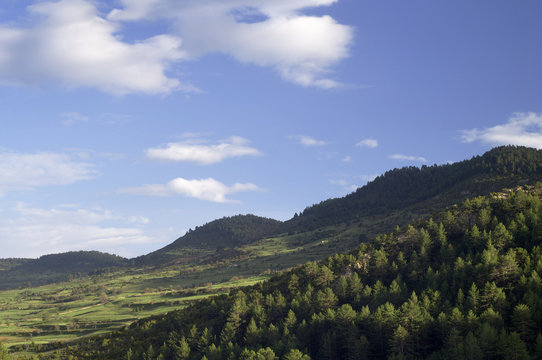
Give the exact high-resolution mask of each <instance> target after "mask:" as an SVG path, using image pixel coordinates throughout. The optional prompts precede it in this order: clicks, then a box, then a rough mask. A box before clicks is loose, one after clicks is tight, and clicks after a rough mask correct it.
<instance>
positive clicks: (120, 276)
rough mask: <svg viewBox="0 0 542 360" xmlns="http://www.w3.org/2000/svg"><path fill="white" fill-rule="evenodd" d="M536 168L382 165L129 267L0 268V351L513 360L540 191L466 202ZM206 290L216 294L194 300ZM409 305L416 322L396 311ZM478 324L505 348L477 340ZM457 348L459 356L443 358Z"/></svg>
mask: <svg viewBox="0 0 542 360" xmlns="http://www.w3.org/2000/svg"><path fill="white" fill-rule="evenodd" d="M540 164H542V151H537V150H534V149H527V148H522V147H512V146H506V147H500V148H496V149H493V150H491V151H490V152H488V153H486V154H484V155H483V156H480V157H474V158H473V159H471V160H466V161H463V162H460V163H455V164H449V165H444V166H431V167H425V166H424V167H422V168H412V167H411V168H403V169H395V170H392V171H389V172H387V173H386V174H384V175H382V176H380V177H378V178H377V179H375V180H374V181H373V182H371V183H369V184H367V185H366V186H365V187H363V188H360V189H358V190H357V191H356V192H354V193H352V194H350V195H348V196H346V197H344V198H341V199H331V200H327V201H324V202H322V203H320V204H318V205H315V206H313V207H310V208H307V209H306V210H305V211H304V212H303V213H302V214H300V215H296V216H294V218H292V219H291V220H289V221H287V222H283V223H281V222H278V221H275V220H272V219H266V218H261V217H257V216H254V215H246V216H241V215H239V216H234V217H228V218H222V219H219V220H216V221H213V222H210V223H208V224H205V225H203V226H201V227H197V228H196V229H194V230H193V231H189V232H188V233H187V234H186V235H185V236H183V237H181V238H179V239H177V240H176V241H175V242H174V243H172V244H170V245H168V246H166V247H165V248H163V249H160V250H158V251H156V252H154V253H151V254H149V255H146V256H143V257H140V258H137V259H131V260H127V259H123V258H120V257H117V256H114V255H109V254H101V253H97V252H74V253H67V254H58V255H48V256H44V257H42V258H40V259H35V260H34V259H4V260H0V288H1V287H10V288H18V289H17V290H10V291H2V292H0V309H1V311H0V341H2V342H5V344H6V345H9V346H10V350H11V351H12V352H17V354H18V355H21V356H26V355H27V354H28V355H29V356H30V355H31V354H36V353H42V354H43V355H42V356H43V357H45V358H55V357H57V358H69V357H70V356H72V358H73V359H77V358H82V359H87V358H90V359H93V358H100V359H101V358H111V359H121V358H123V357H124V358H126V356H128V355H129V358H131V359H164V358H165V359H168V358H175V359H176V358H181V359H182V358H190V359H201V358H204V357H206V358H207V359H213V358H217V359H218V358H224V359H226V358H247V359H249V358H250V359H252V358H258V359H260V358H262V359H274V358H281V359H305V358H308V357H310V358H313V359H320V358H322V359H327V358H330V359H332V358H341V359H342V358H345V359H348V358H364V357H369V358H393V359H395V358H397V359H402V358H437V359H440V358H463V357H462V356H465V357H466V356H467V355H466V354H471V351H474V352H472V354H475V355H476V356H474V358H481V357H479V356H477V354H478V353H477V350H476V346H474V345H473V344H475V345H477V346H478V347H479V348H480V349H481V351H482V353H484V354H486V353H489V354H490V355H484V356H486V358H488V359H499V358H513V357H512V355H513V356H519V358H521V356H523V355H524V354H525V352H521V354H523V355H521V354H520V353H517V354H520V355H517V354H508V353H505V352H504V351H505V350H503V349H504V347H505V346H504V345H502V344H507V345H506V348H507V349H509V348H513V346H512V347H511V345H510V343H512V345H514V344H515V345H514V346H516V345H517V346H519V347H520V348H521V349H523V347H525V349H526V350H525V351H526V353H528V354H529V355H530V356H536V354H538V352H537V351H539V350H537V349H538V348H539V347H540V348H542V336H540V340H538V338H539V335H538V334H539V332H540V329H539V327H540V325H539V324H541V323H542V321H540V320H542V317H541V316H540V315H539V314H538V313H539V312H540V311H541V310H540V309H541V308H542V305H540V304H535V301H534V300H533V299H534V297H535V295H536V296H538V295H539V294H538V290H533V291H531V293H530V294H531V295H529V296H531V297H526V296H527V295H525V294H526V293H527V290H525V289H526V288H529V287H531V285H532V284H531V283H530V282H529V281H530V280H528V279H530V276H534V275H533V272H532V271H533V269H534V270H536V273H537V274H542V273H541V271H542V268H540V269H538V268H539V267H540V266H542V265H538V262H540V263H541V264H542V260H540V259H539V258H538V255H537V254H538V252H539V249H538V248H537V246H539V245H540V244H537V239H538V242H539V241H540V238H541V236H542V231H541V230H540V229H542V225H540V224H542V221H541V220H539V209H538V205H537V204H538V202H539V201H540V200H539V199H540V196H539V195H540V191H539V187H536V188H534V187H528V186H526V187H524V190H518V191H517V192H513V193H506V194H500V195H499V196H492V197H489V198H481V197H477V198H474V199H473V197H475V196H478V195H481V194H482V195H483V194H488V193H489V192H491V191H493V192H494V191H498V190H500V189H502V188H503V187H515V186H516V185H518V184H522V185H525V184H534V183H535V182H536V181H537V180H542V167H540V166H539V165H540ZM521 194H523V195H521ZM467 198H471V200H465V199H467ZM518 199H523V200H521V201H520V200H518ZM525 199H527V200H525ZM464 200H465V201H464ZM461 201H464V203H463V205H462V206H461V207H460V208H458V207H454V208H452V209H450V210H449V211H445V212H441V213H439V214H438V215H435V216H433V217H432V218H431V219H429V220H427V221H425V222H424V221H421V220H418V221H416V219H420V218H428V217H429V215H430V214H433V213H436V212H439V211H442V210H443V209H445V208H446V207H447V206H450V205H451V204H453V203H459V202H461ZM506 204H508V205H506ZM519 214H522V216H523V217H524V218H525V219H523V220H521V216H520V215H519ZM516 216H520V218H519V219H516ZM511 219H512V220H511ZM520 220H521V221H520ZM409 222H413V223H412V226H410V227H404V228H396V226H397V225H401V226H402V225H406V224H408V223H409ZM393 229H395V231H393ZM475 229H477V230H475ZM391 231H393V232H392V233H390V232H391ZM381 233H389V235H386V236H383V235H380V236H377V235H378V234H381ZM539 235H540V236H539ZM375 238H376V240H371V241H369V239H375ZM497 238H498V239H505V241H504V242H503V244H504V245H503V244H501V245H498V242H496V240H495V239H497ZM509 238H510V239H509ZM527 240H528V241H527ZM360 242H361V243H362V245H361V246H360V245H359V244H360ZM489 242H491V244H492V246H493V248H494V250H491V249H492V248H490V247H489ZM353 248H356V250H355V251H354V252H350V253H345V254H343V255H335V254H336V253H337V252H347V251H349V250H351V249H353ZM484 254H485V255H484ZM488 254H489V255H491V257H492V259H493V260H492V262H490V263H484V261H486V260H487V259H486V258H487V256H489V255H488ZM330 256H331V257H330ZM326 257H329V258H328V259H327V260H326V261H324V262H322V263H315V262H314V260H320V259H324V258H326ZM484 259H486V260H484ZM495 259H496V260H495ZM512 259H514V260H515V261H516V265H517V266H514V265H513V262H512ZM526 259H528V260H526ZM307 261H309V263H307V264H305V265H303V266H302V267H301V268H299V267H298V266H299V265H300V264H304V263H306V262H307ZM527 262H528V264H529V266H530V268H526V263H527ZM534 264H536V265H534ZM292 268H295V269H294V270H293V271H292V272H290V273H284V274H282V275H278V276H275V277H273V278H272V280H271V281H270V282H267V283H263V284H260V283H261V282H262V281H263V280H265V279H269V278H270V277H271V275H272V274H274V273H277V272H281V271H284V270H285V269H292ZM495 269H501V270H495ZM502 269H505V270H502ZM510 269H512V270H510ZM499 271H501V272H499ZM503 271H504V272H503ZM507 271H511V272H512V274H513V276H511V275H510V274H509V273H508V272H507ZM509 275H510V276H509ZM522 276H523V277H522ZM523 278H525V279H527V280H528V281H527V280H525V279H523ZM59 281H62V282H59ZM525 281H527V285H525V284H526V282H525ZM52 282H55V283H54V284H50V283H52ZM486 283H489V285H488V286H489V288H488V289H489V290H487V291H493V292H495V294H497V295H495V296H497V297H498V298H499V299H501V300H499V301H500V302H497V303H495V304H494V303H491V304H490V305H491V309H492V310H490V307H489V306H488V305H487V304H488V303H487V299H486V300H482V299H485V298H484V297H485V296H486V295H485V294H486V285H487V284H486ZM40 284H50V285H46V286H41V287H36V285H40ZM253 284H258V285H256V286H253V287H252V288H247V289H242V290H235V291H233V292H232V293H231V294H230V295H226V294H227V293H228V292H229V291H230V290H231V289H234V288H237V287H240V286H247V285H253ZM473 284H474V285H475V288H473ZM529 289H530V288H529ZM471 290H472V291H471ZM476 291H478V293H477V292H476ZM470 292H472V294H474V295H472V296H475V295H476V296H477V297H478V299H479V300H477V307H476V308H474V307H472V306H470V305H468V301H470V300H468V299H469V296H470ZM488 294H489V292H488ZM533 294H535V295H533ZM211 295H219V296H218V297H216V296H215V297H213V298H210V299H208V300H203V301H200V300H201V299H205V298H207V297H209V296H211ZM461 299H462V300H461ZM502 299H505V300H506V301H505V302H506V304H505V305H506V306H504V305H503V304H502V303H503V301H502ZM484 301H485V303H484ZM190 304H194V305H191V306H189V305H190ZM236 304H237V305H236ZM416 304H417V305H416ZM415 305H416V306H417V307H416V306H415ZM520 305H521V306H523V305H526V306H528V313H529V314H530V320H531V321H529V322H528V323H529V325H528V329H530V330H529V331H532V334H531V335H532V336H530V337H529V336H528V337H527V338H525V336H524V335H523V333H522V332H521V331H519V330H518V329H519V328H517V327H515V326H516V325H513V321H512V318H513V317H514V311H515V310H514V309H515V308H516V307H517V306H520ZM187 306H189V307H188V308H186V309H185V307H187ZM409 307H412V308H414V310H412V311H415V312H414V314H416V316H421V318H420V319H421V320H419V319H417V318H416V319H414V317H412V316H411V317H408V316H407V315H406V309H407V308H409ZM179 309H183V310H181V311H178V312H173V313H170V314H169V315H164V314H166V313H167V312H171V311H174V310H179ZM235 309H238V311H237V310H235ZM522 309H523V307H522ZM523 310H525V309H523ZM491 311H493V313H486V312H491ZM518 311H519V310H518ZM232 314H234V315H232ZM488 314H489V315H491V316H495V319H497V320H495V319H494V320H491V321H490V320H488V319H489V318H488V316H489V315H488ZM495 314H496V315H495ZM151 315H154V317H152V318H149V319H145V318H146V317H148V316H151ZM345 319H346V320H345ZM499 319H500V320H499ZM138 320H139V321H138ZM134 321H136V322H135V323H134ZM132 323H134V324H133V325H131V326H130V327H128V326H129V325H130V324H132ZM485 323H487V324H488V325H490V326H491V327H492V328H491V329H489V328H487V326H486V328H484V329H485V330H484V331H485V332H488V331H489V332H490V333H491V334H493V335H495V331H496V334H497V338H496V339H497V340H495V339H494V338H493V340H492V341H493V344H494V343H497V344H501V345H502V347H500V346H501V345H500V346H497V347H492V348H488V347H487V346H489V345H487V344H486V343H484V341H486V340H487V339H486V340H484V339H485V338H484V337H483V336H486V335H487V334H485V333H484V334H485V335H483V336H482V327H483V326H485V325H484V324H485ZM533 323H534V324H535V325H533ZM228 324H230V325H228ZM119 328H124V330H122V331H115V330H118V329H119ZM225 329H226V330H225ZM232 329H233V330H232ZM488 329H489V330H488ZM494 330H495V331H494ZM112 331H114V332H113V333H111V332H112ZM351 333H352V334H353V335H350V334H351ZM514 333H516V334H515V335H513V334H514ZM98 334H101V335H100V337H96V335H98ZM228 334H229V335H228ZM345 334H348V336H346V335H345ZM533 334H534V335H533ZM226 335H227V336H226ZM452 335H453V336H452ZM518 336H519V340H521V342H522V344H523V345H521V343H520V342H519V341H517V337H518ZM533 336H534V339H533ZM202 337H203V338H204V340H202ZM183 339H184V340H183ZM398 339H402V340H398ZM510 339H512V340H513V341H512V340H510ZM226 340H227V341H226ZM452 340H453V341H452ZM537 341H538V342H537ZM539 343H540V344H539ZM65 344H69V345H70V346H69V347H68V348H66V347H65ZM414 344H415V345H414ZM453 344H455V348H456V349H462V350H458V352H456V353H454V354H456V355H454V356H455V357H451V356H452V355H449V354H448V353H449V351H450V349H451V348H452V345H453ZM482 344H486V345H487V346H486V345H482ZM537 344H539V345H537ZM149 345H152V348H150V349H149V347H148V346H149ZM509 345H510V346H509ZM484 346H485V347H484ZM179 347H180V348H181V349H182V351H181V350H178V348H179ZM397 349H399V350H397ZM473 349H474V350H473ZM488 349H489V350H488ZM486 350H487V351H489V352H487V351H486ZM57 351H58V352H57ZM179 351H180V352H179ZM507 351H508V350H507ZM521 351H523V350H521ZM0 354H1V351H0ZM505 355H506V356H505ZM119 356H120V357H119ZM23 358H24V357H23ZM0 359H1V357H0Z"/></svg>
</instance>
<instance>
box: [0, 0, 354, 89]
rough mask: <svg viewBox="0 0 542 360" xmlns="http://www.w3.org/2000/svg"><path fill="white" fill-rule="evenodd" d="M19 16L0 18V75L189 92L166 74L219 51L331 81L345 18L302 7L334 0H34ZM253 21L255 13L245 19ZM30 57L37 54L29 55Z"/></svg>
mask: <svg viewBox="0 0 542 360" xmlns="http://www.w3.org/2000/svg"><path fill="white" fill-rule="evenodd" d="M34 1H35V4H34V5H32V6H29V7H27V15H28V16H27V17H26V18H25V17H20V20H19V21H20V22H21V23H22V24H23V25H20V26H17V23H16V22H10V23H4V24H0V83H3V84H35V83H45V82H54V83H60V84H62V85H64V86H66V87H68V88H76V87H91V88H97V89H99V90H101V91H105V92H108V93H113V94H119V95H123V94H128V93H149V94H164V93H169V92H171V91H172V90H175V89H182V90H185V91H199V90H198V89H197V88H196V87H194V86H191V85H190V84H187V83H184V82H180V81H179V79H177V78H175V77H173V76H170V75H168V70H169V69H170V68H171V67H172V66H173V65H175V64H178V63H179V62H181V61H186V60H193V59H195V58H198V57H201V56H203V55H206V54H213V53H222V54H227V55H230V56H231V57H233V58H235V59H236V60H238V61H240V62H244V63H250V64H254V65H257V66H262V67H269V68H272V69H274V70H275V71H276V72H278V73H279V74H280V76H282V77H283V78H284V79H286V80H288V81H291V82H293V83H296V84H299V85H302V86H315V87H320V88H334V87H338V86H341V84H340V83H339V82H337V81H336V80H333V79H331V78H329V77H328V74H329V73H330V69H331V68H332V66H333V65H335V64H336V63H338V62H339V61H341V60H343V59H344V58H346V57H347V56H348V55H349V46H350V44H351V42H352V38H353V29H352V28H351V27H350V26H346V25H342V24H339V23H337V22H336V21H335V20H334V19H333V18H331V17H330V16H327V15H324V16H309V15H304V14H302V13H301V12H302V10H303V9H305V8H314V7H320V6H328V5H332V4H333V3H335V2H336V1H337V0H289V1H286V0H280V1H279V0H206V1H193V0H192V1H178V0H120V4H121V6H120V7H119V8H118V9H112V6H113V5H112V4H107V2H99V3H100V7H101V8H102V9H104V10H105V11H106V12H107V11H109V10H111V11H110V12H109V14H108V15H107V16H103V15H102V14H101V13H100V12H99V11H98V9H97V8H96V6H97V5H96V4H97V3H98V2H96V1H94V0H59V1H41V0H40V1H38V0H34ZM255 20H257V21H255ZM149 21H151V22H152V21H156V22H160V23H166V24H167V25H168V29H169V30H168V32H169V33H162V34H156V36H152V37H149V38H144V39H139V40H138V41H135V42H128V41H124V37H126V35H131V34H132V33H131V30H132V28H133V27H134V26H135V27H137V25H138V23H140V22H146V23H149ZM37 60H39V61H37Z"/></svg>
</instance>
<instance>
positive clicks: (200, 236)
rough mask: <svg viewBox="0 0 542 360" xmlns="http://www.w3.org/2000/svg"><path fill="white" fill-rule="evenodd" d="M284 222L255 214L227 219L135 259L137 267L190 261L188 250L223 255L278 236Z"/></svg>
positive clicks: (197, 229) (213, 222) (215, 222)
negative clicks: (232, 249) (203, 249)
mask: <svg viewBox="0 0 542 360" xmlns="http://www.w3.org/2000/svg"><path fill="white" fill-rule="evenodd" d="M280 224H281V222H280V221H277V220H273V219H268V218H264V217H259V216H255V215H237V216H231V217H223V218H221V219H218V220H214V221H211V222H209V223H207V224H205V225H202V226H197V227H196V228H195V229H194V230H190V231H188V232H187V233H186V234H185V235H184V236H182V237H180V238H178V239H177V240H175V241H174V242H173V243H171V244H169V245H167V246H166V247H164V248H162V249H159V250H157V251H154V252H152V253H150V254H148V255H145V256H142V257H139V258H137V259H135V262H136V263H137V264H155V263H157V262H158V263H160V264H164V263H167V262H169V261H172V260H174V259H177V258H185V260H188V261H190V260H191V259H190V258H188V259H186V257H187V254H186V252H185V251H183V250H185V249H186V248H206V249H210V250H212V253H213V252H220V251H222V250H224V249H225V248H234V247H236V246H242V245H246V244H249V243H251V242H254V241H256V240H260V239H262V238H264V237H266V236H268V235H271V234H273V233H276V232H277V230H278V228H279V225H280Z"/></svg>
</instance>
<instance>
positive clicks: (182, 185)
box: [119, 177, 262, 203]
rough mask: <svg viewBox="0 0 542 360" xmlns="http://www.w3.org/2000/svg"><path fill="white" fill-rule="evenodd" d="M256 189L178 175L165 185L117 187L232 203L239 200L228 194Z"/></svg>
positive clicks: (126, 190) (254, 189)
mask: <svg viewBox="0 0 542 360" xmlns="http://www.w3.org/2000/svg"><path fill="white" fill-rule="evenodd" d="M257 190H262V189H261V188H259V187H258V186H256V185H254V184H251V183H244V184H242V183H235V184H233V185H232V186H227V185H225V184H223V183H221V182H220V181H217V180H215V179H213V178H206V179H193V180H188V179H184V178H181V177H179V178H176V179H173V180H171V181H170V182H168V183H167V184H165V185H162V184H147V185H143V186H138V187H131V188H123V189H119V193H125V194H136V195H151V196H173V195H183V196H187V197H191V198H194V199H199V200H206V201H212V202H216V203H232V202H239V201H237V200H233V199H229V198H228V197H227V196H228V195H230V194H234V193H238V192H245V191H257Z"/></svg>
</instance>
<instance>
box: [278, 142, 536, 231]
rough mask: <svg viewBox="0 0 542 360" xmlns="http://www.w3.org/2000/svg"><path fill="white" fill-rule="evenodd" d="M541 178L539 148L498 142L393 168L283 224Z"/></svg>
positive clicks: (303, 225)
mask: <svg viewBox="0 0 542 360" xmlns="http://www.w3.org/2000/svg"><path fill="white" fill-rule="evenodd" d="M540 180H542V151H540V150H536V149H532V148H526V147H521V146H520V147H517V146H501V147H497V148H494V149H492V150H491V151H488V152H487V153H485V154H484V155H482V156H475V157H473V158H472V159H470V160H464V161H461V162H456V163H453V164H446V165H433V166H425V165H424V166H422V167H421V168H418V167H413V166H410V167H404V168H401V169H393V170H390V171H387V172H386V173H385V174H383V175H381V176H378V177H377V178H376V179H375V180H373V181H372V182H370V183H368V184H367V185H365V186H363V187H361V188H359V189H357V190H356V191H355V192H353V193H351V194H349V195H347V196H345V197H343V198H339V199H329V200H326V201H323V202H321V203H320V204H318V205H314V206H311V207H308V208H306V209H305V211H303V213H302V214H301V215H300V216H297V217H294V218H293V219H291V220H289V221H288V222H287V223H286V224H285V226H286V228H289V229H294V230H297V231H299V230H300V229H304V230H306V229H314V228H318V227H322V226H324V225H329V224H336V223H341V222H351V221H357V220H359V219H361V218H363V217H365V216H374V215H375V214H385V213H389V212H390V211H394V210H399V209H404V208H407V207H409V206H412V205H414V204H416V203H421V202H424V201H427V200H429V199H432V198H435V197H436V199H433V202H435V203H437V204H439V205H440V206H441V209H442V208H443V206H442V205H444V206H447V205H452V204H454V203H458V202H460V201H462V200H464V199H466V198H468V197H473V196H479V195H486V194H489V193H490V192H494V191H499V190H500V189H502V188H505V187H513V186H515V185H518V184H526V183H530V184H534V182H536V181H540Z"/></svg>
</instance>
